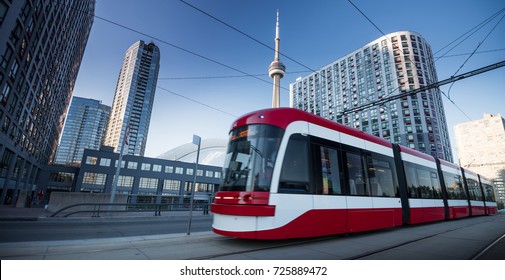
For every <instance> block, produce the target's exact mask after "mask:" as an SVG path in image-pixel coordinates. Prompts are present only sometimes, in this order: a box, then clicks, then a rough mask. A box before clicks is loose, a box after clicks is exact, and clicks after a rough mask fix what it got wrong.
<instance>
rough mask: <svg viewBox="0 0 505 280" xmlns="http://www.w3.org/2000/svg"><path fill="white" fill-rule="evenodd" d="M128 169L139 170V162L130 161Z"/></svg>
mask: <svg viewBox="0 0 505 280" xmlns="http://www.w3.org/2000/svg"><path fill="white" fill-rule="evenodd" d="M128 169H137V162H135V161H129V162H128Z"/></svg>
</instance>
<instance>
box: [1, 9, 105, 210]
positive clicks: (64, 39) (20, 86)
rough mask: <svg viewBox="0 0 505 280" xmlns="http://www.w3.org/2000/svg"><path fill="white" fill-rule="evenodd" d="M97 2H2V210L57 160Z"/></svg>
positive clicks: (31, 188)
mask: <svg viewBox="0 0 505 280" xmlns="http://www.w3.org/2000/svg"><path fill="white" fill-rule="evenodd" d="M94 13H95V1H94V0H82V1H63V2H62V1H0V189H1V191H2V193H1V197H0V204H3V203H5V202H6V201H9V200H10V201H11V202H10V203H11V204H14V203H15V201H16V199H17V195H18V193H19V192H20V191H21V190H23V191H29V192H31V191H35V189H36V182H37V178H38V176H39V173H40V170H41V167H42V166H43V165H45V164H47V163H48V162H50V161H51V160H52V158H53V157H54V156H55V152H56V148H57V146H58V140H59V138H60V133H61V131H62V128H63V121H64V119H65V112H66V111H67V108H68V105H69V103H70V98H71V96H72V90H73V88H74V85H75V81H76V78H77V73H78V71H79V67H80V64H81V60H82V57H83V54H84V49H85V48H86V44H87V41H88V37H89V33H90V30H91V26H92V24H93V15H94Z"/></svg>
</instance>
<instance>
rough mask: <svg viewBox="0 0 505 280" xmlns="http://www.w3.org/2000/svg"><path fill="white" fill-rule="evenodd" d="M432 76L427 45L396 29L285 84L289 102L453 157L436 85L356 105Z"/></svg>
mask: <svg viewBox="0 0 505 280" xmlns="http://www.w3.org/2000/svg"><path fill="white" fill-rule="evenodd" d="M437 81H438V77H437V72H436V70H435V63H434V60H433V55H432V52H431V47H430V45H428V43H427V42H426V40H424V38H423V37H421V35H419V34H418V33H415V32H410V31H401V32H395V33H391V34H388V35H386V36H384V37H381V38H379V39H377V40H375V41H373V42H371V43H369V44H367V45H365V46H364V47H362V48H360V49H358V50H356V51H354V52H352V53H350V54H348V55H346V56H344V57H342V58H341V59H338V60H337V61H334V62H333V63H331V64H329V65H326V66H325V67H323V68H321V69H319V70H317V71H316V72H313V73H311V74H309V75H307V76H305V77H300V78H298V79H297V80H296V81H295V82H294V83H292V84H290V105H291V107H293V108H298V109H301V110H304V111H307V112H310V113H313V114H316V115H319V116H322V117H324V118H327V119H330V120H333V121H336V122H339V123H342V124H345V125H347V126H350V127H354V128H358V129H360V130H362V131H364V132H367V133H370V134H373V135H375V136H379V137H382V138H384V139H386V140H388V141H390V142H393V143H398V144H401V145H404V146H407V147H410V148H413V149H416V150H419V151H421V152H424V153H427V154H431V155H433V156H435V157H438V158H442V159H445V160H447V161H451V162H452V161H453V156H452V151H451V144H450V141H449V132H448V129H447V121H446V118H445V113H444V106H443V103H442V97H441V96H442V95H441V93H440V90H439V89H438V88H435V89H430V90H426V91H423V92H419V93H417V94H415V95H413V96H409V97H404V98H402V99H395V100H392V101H388V102H384V103H382V104H379V105H376V106H372V107H370V108H367V109H359V107H360V106H362V105H365V104H369V103H371V102H380V100H381V99H383V98H386V97H390V96H394V95H398V94H400V93H405V92H408V91H409V90H412V89H417V88H419V87H421V86H425V85H429V84H432V83H434V82H437Z"/></svg>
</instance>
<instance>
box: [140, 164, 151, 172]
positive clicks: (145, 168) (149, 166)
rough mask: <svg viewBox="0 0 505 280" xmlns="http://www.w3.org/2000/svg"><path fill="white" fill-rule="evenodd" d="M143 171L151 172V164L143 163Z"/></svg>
mask: <svg viewBox="0 0 505 280" xmlns="http://www.w3.org/2000/svg"><path fill="white" fill-rule="evenodd" d="M141 170H144V171H151V164H150V163H142V166H141Z"/></svg>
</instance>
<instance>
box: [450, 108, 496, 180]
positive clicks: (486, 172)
mask: <svg viewBox="0 0 505 280" xmlns="http://www.w3.org/2000/svg"><path fill="white" fill-rule="evenodd" d="M454 134H455V138H456V149H457V152H458V158H459V164H460V165H461V166H462V167H464V168H468V169H470V170H472V171H474V172H476V173H479V174H482V175H483V176H485V177H487V178H489V179H495V178H497V177H498V172H499V171H500V170H503V169H505V119H504V118H503V116H502V115H500V114H498V115H491V114H484V117H483V118H482V119H480V120H476V121H470V122H466V123H461V124H457V125H455V126H454Z"/></svg>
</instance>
